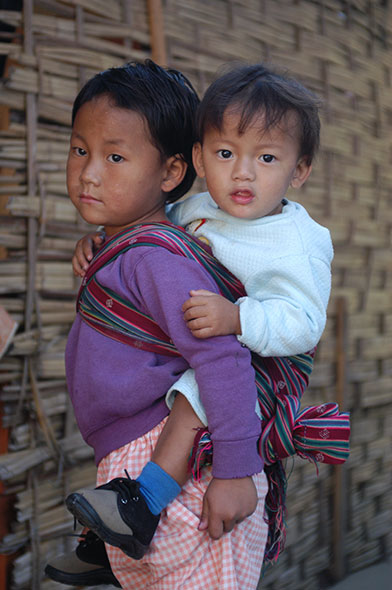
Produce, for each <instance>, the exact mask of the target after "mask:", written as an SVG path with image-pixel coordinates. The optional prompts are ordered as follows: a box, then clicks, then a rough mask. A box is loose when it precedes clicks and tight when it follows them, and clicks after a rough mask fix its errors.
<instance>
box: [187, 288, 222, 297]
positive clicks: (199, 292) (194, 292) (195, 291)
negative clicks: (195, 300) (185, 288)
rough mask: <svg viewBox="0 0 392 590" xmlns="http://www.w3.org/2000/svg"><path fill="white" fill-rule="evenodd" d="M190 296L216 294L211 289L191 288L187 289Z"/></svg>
mask: <svg viewBox="0 0 392 590" xmlns="http://www.w3.org/2000/svg"><path fill="white" fill-rule="evenodd" d="M189 294H190V295H191V297H195V296H197V295H204V296H205V297H211V296H214V295H216V293H214V292H213V291H207V289H192V290H191V291H189Z"/></svg>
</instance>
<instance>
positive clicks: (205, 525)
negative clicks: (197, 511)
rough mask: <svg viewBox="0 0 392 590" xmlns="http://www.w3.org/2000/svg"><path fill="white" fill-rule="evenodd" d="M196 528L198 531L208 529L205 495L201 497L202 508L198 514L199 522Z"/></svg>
mask: <svg viewBox="0 0 392 590" xmlns="http://www.w3.org/2000/svg"><path fill="white" fill-rule="evenodd" d="M197 528H198V529H199V531H205V530H207V529H208V503H207V501H206V497H205V496H204V498H203V508H202V512H201V516H200V523H199V526H198V527H197Z"/></svg>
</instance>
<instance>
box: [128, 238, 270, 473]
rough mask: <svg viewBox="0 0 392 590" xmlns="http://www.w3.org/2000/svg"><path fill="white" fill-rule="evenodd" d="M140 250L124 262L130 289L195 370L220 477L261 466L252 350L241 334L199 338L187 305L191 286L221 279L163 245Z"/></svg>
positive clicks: (213, 288) (211, 284) (206, 285)
mask: <svg viewBox="0 0 392 590" xmlns="http://www.w3.org/2000/svg"><path fill="white" fill-rule="evenodd" d="M138 250H139V252H138V256H137V261H136V260H135V258H134V257H132V258H133V262H134V264H133V265H132V266H130V267H129V268H124V274H125V276H128V277H130V279H129V288H130V292H132V293H133V294H134V295H135V296H136V298H137V300H138V305H139V306H140V309H141V310H142V311H144V312H145V313H148V314H150V315H151V316H152V317H153V318H154V319H155V321H156V322H157V323H158V324H159V325H160V326H161V328H162V329H163V330H164V331H165V332H166V333H167V334H168V335H169V336H170V338H171V339H172V340H173V342H174V343H175V345H176V347H177V348H178V350H179V352H180V353H181V354H182V356H183V357H184V358H185V359H186V361H187V362H188V363H189V365H190V366H191V367H192V368H193V369H194V370H195V375H196V380H197V383H198V386H199V390H200V397H201V400H202V402H203V404H204V407H205V410H206V414H207V418H208V425H209V430H210V432H211V435H212V439H213V443H214V463H213V475H214V477H218V478H224V479H226V478H233V477H245V476H247V475H252V474H254V473H257V472H259V471H261V469H262V461H261V459H260V456H259V455H258V452H257V439H258V437H259V435H260V430H261V424H260V420H259V418H258V417H257V416H256V413H255V407H256V398H257V393H256V386H255V377H254V371H253V368H252V367H251V364H250V353H249V351H248V350H247V349H246V348H244V347H242V346H241V345H240V344H239V342H238V341H237V338H236V337H235V336H219V337H213V338H208V339H204V340H200V339H197V338H195V337H194V336H193V335H192V333H191V332H190V330H189V329H188V328H187V326H186V324H185V322H184V319H183V314H182V311H181V306H182V304H183V303H184V301H186V299H188V298H189V291H190V290H191V289H208V290H210V291H214V292H218V290H217V287H216V284H215V283H214V281H213V280H212V278H211V277H210V276H209V275H208V273H207V271H205V269H204V268H202V267H201V266H200V265H199V264H197V263H196V262H194V261H192V260H189V259H187V258H182V257H180V256H177V255H174V254H171V253H169V252H167V251H166V250H163V249H160V248H145V249H144V248H143V249H142V248H139V249H138ZM142 250H143V252H141V251H142ZM126 259H127V257H124V262H125V260H126ZM128 273H129V274H128Z"/></svg>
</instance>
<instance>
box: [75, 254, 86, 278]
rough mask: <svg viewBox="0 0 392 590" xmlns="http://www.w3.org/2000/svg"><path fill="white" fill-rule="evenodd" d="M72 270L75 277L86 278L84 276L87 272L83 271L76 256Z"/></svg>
mask: <svg viewBox="0 0 392 590" xmlns="http://www.w3.org/2000/svg"><path fill="white" fill-rule="evenodd" d="M72 270H73V273H74V275H75V276H77V277H82V278H83V277H84V275H85V274H86V272H85V271H84V270H83V268H82V267H81V265H80V263H79V260H78V258H77V256H76V255H74V256H73V258H72Z"/></svg>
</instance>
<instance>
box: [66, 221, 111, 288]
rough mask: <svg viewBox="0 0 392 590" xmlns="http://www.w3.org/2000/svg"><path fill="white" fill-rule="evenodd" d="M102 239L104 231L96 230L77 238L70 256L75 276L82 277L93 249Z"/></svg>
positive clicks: (97, 246) (99, 244) (92, 254)
mask: <svg viewBox="0 0 392 590" xmlns="http://www.w3.org/2000/svg"><path fill="white" fill-rule="evenodd" d="M104 239H105V233H104V232H102V231H97V232H94V233H91V234H87V235H86V236H83V238H80V240H78V242H77V243H76V246H75V251H74V255H73V257H72V269H73V272H74V275H75V276H79V277H82V278H83V277H84V275H85V274H86V270H87V269H88V266H89V264H90V262H91V260H92V258H93V256H94V252H95V250H96V249H97V248H99V246H101V244H102V242H103V241H104Z"/></svg>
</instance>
